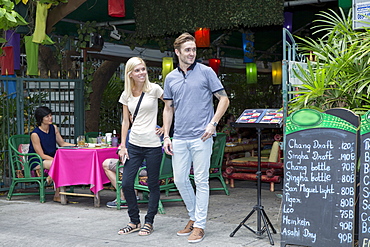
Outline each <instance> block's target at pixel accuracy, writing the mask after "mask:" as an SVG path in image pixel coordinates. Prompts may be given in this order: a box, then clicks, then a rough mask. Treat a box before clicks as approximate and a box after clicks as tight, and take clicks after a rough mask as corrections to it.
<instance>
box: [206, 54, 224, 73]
mask: <svg viewBox="0 0 370 247" xmlns="http://www.w3.org/2000/svg"><path fill="white" fill-rule="evenodd" d="M208 62H209V67H211V68H212V69H213V70H214V71H215V73H216V74H217V75H218V70H219V69H220V65H221V60H220V59H218V58H211V59H209V60H208Z"/></svg>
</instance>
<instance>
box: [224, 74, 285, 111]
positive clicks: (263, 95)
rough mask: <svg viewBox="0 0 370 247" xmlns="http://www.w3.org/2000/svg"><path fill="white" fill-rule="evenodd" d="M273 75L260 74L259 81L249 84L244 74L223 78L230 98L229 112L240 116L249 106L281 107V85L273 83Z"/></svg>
mask: <svg viewBox="0 0 370 247" xmlns="http://www.w3.org/2000/svg"><path fill="white" fill-rule="evenodd" d="M271 81H272V78H271V75H270V74H268V75H260V76H259V77H258V82H257V83H255V84H247V81H246V77H245V75H243V74H237V73H234V74H227V75H225V76H224V77H223V78H222V84H223V85H224V87H225V89H226V92H227V94H228V96H229V99H230V106H229V109H228V112H229V113H232V114H234V115H235V116H239V114H240V113H242V112H243V111H244V110H245V109H248V108H277V109H279V108H281V107H282V97H281V87H280V86H274V85H272V84H271Z"/></svg>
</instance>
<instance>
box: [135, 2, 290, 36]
mask: <svg viewBox="0 0 370 247" xmlns="http://www.w3.org/2000/svg"><path fill="white" fill-rule="evenodd" d="M283 3H284V1H283V0H259V1H255V0H244V1H234V0H223V1H219V0H188V1H172V0H136V1H134V9H135V20H136V32H137V33H138V35H139V36H140V37H156V36H163V35H172V34H177V33H181V32H186V31H191V30H195V28H197V27H209V28H211V30H221V29H235V28H240V27H261V26H269V25H281V24H282V23H283V21H284V16H283V11H284V4H283Z"/></svg>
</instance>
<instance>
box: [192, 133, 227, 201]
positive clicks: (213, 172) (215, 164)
mask: <svg viewBox="0 0 370 247" xmlns="http://www.w3.org/2000/svg"><path fill="white" fill-rule="evenodd" d="M226 136H227V135H226V134H225V133H217V135H216V138H215V139H214V141H213V146H212V155H211V164H210V169H209V178H218V179H219V180H220V182H221V185H222V187H220V188H210V189H209V190H224V191H225V194H226V195H229V190H228V188H227V186H226V183H225V180H224V177H223V176H222V163H223V158H224V151H225V146H226ZM189 176H190V179H194V175H193V174H190V175H189Z"/></svg>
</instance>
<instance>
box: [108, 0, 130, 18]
mask: <svg viewBox="0 0 370 247" xmlns="http://www.w3.org/2000/svg"><path fill="white" fill-rule="evenodd" d="M108 15H109V16H111V17H125V16H126V9H125V0H108Z"/></svg>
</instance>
